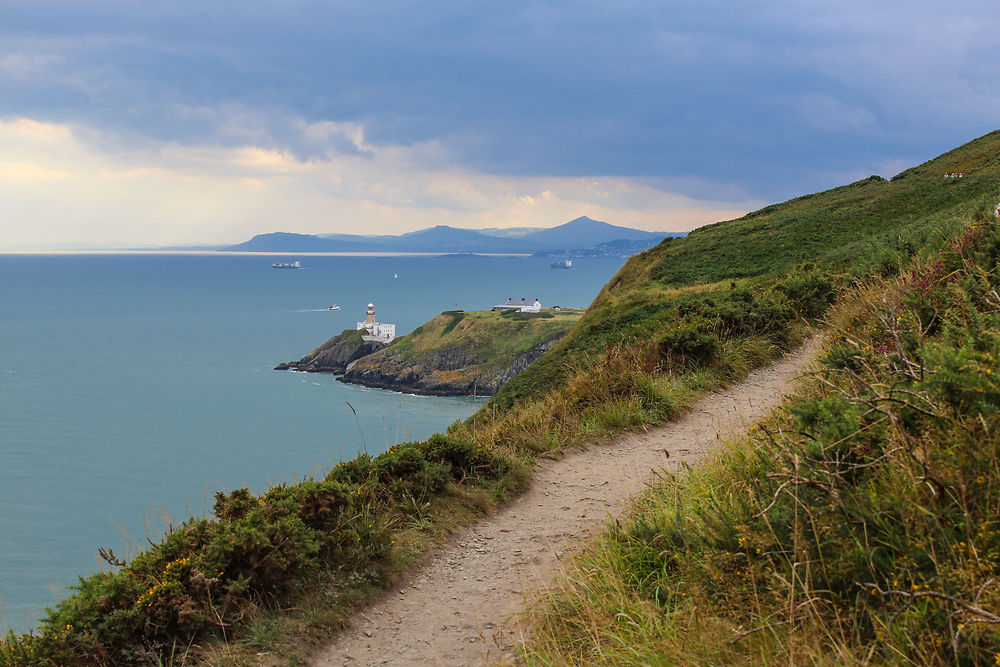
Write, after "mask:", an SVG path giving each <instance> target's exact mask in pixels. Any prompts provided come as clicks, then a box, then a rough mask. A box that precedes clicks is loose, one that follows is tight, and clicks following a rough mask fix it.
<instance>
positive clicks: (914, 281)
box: [525, 132, 1000, 664]
mask: <svg viewBox="0 0 1000 667" xmlns="http://www.w3.org/2000/svg"><path fill="white" fill-rule="evenodd" d="M950 171H965V172H966V173H967V174H968V175H967V176H966V177H965V178H964V179H960V180H953V179H947V180H946V179H944V178H943V177H942V174H943V173H944V172H950ZM875 195H877V196H875ZM998 197H1000V133H996V132H995V133H992V134H990V135H987V136H985V137H982V138H980V139H978V140H976V141H973V142H971V143H970V144H967V145H965V146H962V147H960V148H958V149H956V150H954V151H951V152H950V153H947V154H945V155H944V156H942V157H940V158H938V159H936V160H932V161H930V162H928V163H926V164H924V165H921V166H919V167H916V168H914V169H911V170H908V171H906V172H904V173H903V174H900V175H899V176H898V177H896V178H895V179H893V181H892V182H884V181H875V180H870V181H868V182H861V183H859V184H854V185H851V186H846V187H844V188H838V189H835V190H832V191H828V192H825V193H819V194H818V195H813V196H809V197H801V198H799V199H796V200H793V201H791V202H788V203H786V204H783V205H779V206H775V207H768V208H767V209H764V210H763V211H759V212H757V213H754V214H751V215H749V216H746V217H745V218H742V219H741V220H738V221H734V222H730V223H720V224H719V225H715V226H713V227H710V228H706V229H704V230H699V232H698V233H696V234H692V235H691V237H690V238H691V239H692V241H693V243H692V244H690V247H688V246H687V245H679V244H678V245H667V246H661V247H660V248H657V249H656V253H658V256H656V257H653V256H649V257H646V258H640V259H639V260H636V261H634V262H632V263H630V264H631V265H630V266H626V267H625V269H624V270H623V272H622V274H621V275H620V276H619V277H618V278H619V279H620V285H616V284H615V283H616V281H612V283H611V284H610V285H609V287H608V288H606V289H605V291H604V292H602V295H601V297H599V299H598V301H597V302H595V305H594V306H592V308H591V313H588V317H589V316H590V315H591V314H592V313H594V312H597V311H599V310H600V309H601V308H607V307H608V306H606V305H605V304H604V302H603V300H605V299H608V298H609V297H612V301H613V297H614V293H615V292H616V291H618V290H619V289H622V290H623V291H624V293H625V294H628V295H629V296H628V297H627V300H626V301H625V305H624V306H619V309H618V312H625V313H627V312H628V311H629V308H628V305H627V304H628V303H629V300H631V301H632V302H633V303H635V302H639V301H640V300H641V299H642V296H640V295H643V294H644V293H648V291H650V289H653V290H655V289H660V288H659V284H658V283H659V282H660V281H665V282H666V284H667V285H677V284H691V283H695V282H697V277H699V276H704V277H705V279H707V280H712V279H723V280H727V279H732V278H739V277H741V276H753V277H754V280H755V281H757V282H758V284H760V283H761V282H767V281H768V280H769V279H772V278H771V277H770V276H769V275H768V274H773V272H774V271H775V270H777V269H778V268H780V267H781V266H782V265H786V266H787V264H788V263H789V262H792V261H795V260H797V259H805V258H807V259H809V260H810V261H811V262H814V263H816V264H817V265H819V266H823V267H825V268H826V270H827V271H829V272H835V273H837V274H839V283H840V284H841V290H840V292H841V296H840V303H839V305H838V306H837V308H836V309H835V311H834V312H833V313H832V314H831V315H830V318H829V322H830V325H831V331H830V338H831V343H830V345H829V348H828V351H827V353H826V356H825V358H824V359H823V367H822V369H823V370H822V371H821V373H820V374H819V375H818V376H817V378H816V379H814V380H813V381H812V382H811V383H810V384H808V385H807V386H806V387H805V388H804V389H803V390H802V392H801V394H800V395H799V396H798V397H796V398H794V399H792V400H791V401H790V403H789V404H788V406H787V409H786V411H785V412H784V413H782V414H780V415H778V416H776V417H775V418H774V420H773V421H772V422H771V423H769V424H767V425H766V426H765V428H764V429H761V430H756V431H754V432H752V433H751V434H750V435H749V436H748V439H747V441H745V442H742V443H737V444H736V445H734V447H733V449H732V451H731V452H730V453H729V454H728V455H726V456H725V457H724V458H723V459H722V460H721V461H720V462H719V463H718V464H716V465H714V466H710V467H707V468H705V469H703V470H700V471H697V472H695V473H691V474H690V475H685V476H680V477H678V478H674V479H669V480H667V481H665V482H664V483H663V484H662V485H661V486H660V487H659V488H657V489H655V490H654V491H652V492H651V493H649V494H648V495H647V496H646V497H645V498H644V499H642V500H641V501H640V504H639V506H638V507H637V511H636V514H635V516H634V517H633V518H632V519H631V520H629V521H625V522H623V523H621V524H615V525H614V526H610V527H609V529H608V531H607V533H606V534H605V535H604V537H602V538H601V539H600V540H599V541H598V542H596V543H595V544H594V545H592V546H591V547H590V548H589V549H588V551H587V553H586V554H584V555H583V556H582V557H581V558H580V559H579V561H578V562H577V563H576V564H575V565H574V566H573V567H572V568H571V569H570V570H569V571H568V572H567V575H566V578H565V579H564V580H563V581H562V583H561V584H560V586H561V590H559V591H558V592H556V593H553V594H550V595H548V596H547V597H546V598H545V599H544V600H543V601H542V602H541V603H540V604H539V605H538V607H537V608H536V609H535V613H534V615H533V618H534V620H535V622H536V623H537V627H538V631H537V633H536V636H535V638H534V640H533V641H532V642H531V643H529V644H528V645H527V646H526V649H525V658H526V660H527V662H528V663H529V664H569V663H572V664H660V663H664V664H668V663H669V664H673V663H684V664H687V663H698V664H760V663H777V662H784V663H796V664H798V663H805V662H810V663H812V662H815V663H821V664H827V663H835V664H855V663H868V662H870V661H872V660H874V661H876V662H880V663H881V662H899V663H910V664H994V662H995V661H1000V657H998V656H1000V632H997V630H996V628H997V624H998V618H1000V591H997V590H995V588H996V584H995V581H994V578H995V577H996V575H997V574H998V573H1000V526H998V525H997V516H998V512H1000V486H998V485H997V479H998V477H1000V464H998V460H1000V444H998V443H1000V440H998V436H997V433H1000V430H998V429H1000V389H998V386H997V380H996V379H995V378H996V376H997V373H998V371H1000V369H998V368H997V367H996V363H997V362H996V359H997V358H1000V342H998V341H1000V296H998V294H1000V275H998V271H1000V268H998V259H1000V229H998V227H997V223H996V221H994V220H993V216H992V209H993V206H994V205H995V204H996V202H997V198H998ZM781 219H785V220H786V221H788V220H790V221H792V223H791V225H790V226H789V227H785V228H778V227H776V226H775V224H776V223H777V222H778V221H780V220H781ZM824 219H825V220H827V221H829V222H830V225H831V227H830V228H826V227H824V225H823V224H821V223H822V221H823V220H824ZM876 223H877V224H876ZM865 233H868V234H869V235H868V236H864V235H863V234H865ZM716 236H728V237H729V242H728V243H725V244H724V243H720V242H719V239H718V238H715V237H716ZM738 238H748V242H747V243H745V244H743V245H742V246H740V245H739V244H735V243H733V241H735V240H736V239H738ZM945 238H947V241H946V242H942V240H943V239H945ZM761 239H772V240H780V239H796V242H795V243H794V244H792V245H791V246H788V245H785V246H781V245H779V246H778V247H781V248H789V247H791V250H781V251H780V252H777V251H776V252H775V253H774V254H775V257H774V258H773V259H772V260H771V263H772V265H773V266H774V267H775V269H767V268H766V267H765V266H764V264H763V262H764V260H765V259H766V257H767V254H766V253H765V252H764V249H763V246H762V244H761ZM776 242H779V241H776ZM695 249H697V251H698V252H699V253H705V252H715V253H716V254H715V255H714V258H718V259H720V260H721V261H719V262H718V265H715V263H714V262H713V261H712V259H713V256H706V255H697V254H693V255H689V254H688V253H689V252H690V253H695ZM914 251H919V252H918V253H917V254H918V258H917V259H916V264H911V262H913V261H914V259H913V253H914ZM712 287H713V289H715V290H718V289H720V288H719V286H712ZM610 312H615V309H614V308H613V307H612V308H611V310H610ZM586 325H587V319H585V320H584V322H583V324H582V325H581V327H580V329H578V332H579V331H580V330H581V329H583V327H584V326H586ZM578 332H575V333H578ZM578 335H579V334H578Z"/></svg>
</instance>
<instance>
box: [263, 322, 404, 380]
mask: <svg viewBox="0 0 1000 667" xmlns="http://www.w3.org/2000/svg"><path fill="white" fill-rule="evenodd" d="M361 335H362V334H361V332H360V331H355V330H353V329H347V330H345V331H344V332H342V333H340V334H338V335H336V336H334V337H333V338H331V339H330V340H328V341H326V342H325V343H323V344H322V345H320V346H319V347H317V348H316V349H315V350H313V351H312V352H310V353H309V354H307V355H306V356H304V357H302V358H301V359H299V360H298V361H288V362H285V363H283V364H278V365H277V366H275V367H274V370H276V371H287V370H294V371H306V372H309V373H343V372H345V371H346V370H347V367H348V365H350V364H351V362H354V361H357V360H358V359H361V358H362V357H365V356H367V355H369V354H372V353H374V352H377V351H378V350H381V349H382V348H384V347H385V344H383V343H376V342H367V341H364V340H362V338H361Z"/></svg>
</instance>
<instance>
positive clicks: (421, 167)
mask: <svg viewBox="0 0 1000 667" xmlns="http://www.w3.org/2000/svg"><path fill="white" fill-rule="evenodd" d="M998 41H1000V5H998V4H997V3H996V0H988V1H964V0H957V1H954V2H951V3H942V2H925V1H923V0H908V1H906V2H903V1H899V0H886V1H884V2H878V3H874V2H871V1H870V0H865V1H855V0H838V1H837V2H833V1H832V0H811V1H810V2H802V1H801V0H795V1H791V0H771V1H770V2H767V3H747V2H743V1H739V2H737V1H734V0H725V1H723V0H698V1H696V2H694V1H692V2H687V1H684V0H670V1H663V0H656V1H639V0H616V1H615V2H607V1H602V2H590V1H588V0H574V1H572V2H544V1H534V2H520V1H518V0H508V1H507V2H503V3H497V2H479V1H476V0H458V1H452V0H435V1H434V2H419V1H416V0H409V1H403V0H382V1H381V2H377V3H373V2H350V1H337V0H327V1H323V2H320V1H318V0H317V1H299V0H281V1H280V2H279V1H266V0H241V1H240V2H230V1H228V0H199V1H198V2H188V1H186V0H176V1H173V2H169V3H150V2H141V1H139V0H100V1H95V2H79V1H78V0H64V1H53V0H32V1H31V2H25V1H23V0H19V1H16V2H11V1H9V0H0V250H5V249H6V250H32V249H48V248H70V247H136V246H165V245H184V244H201V243H204V244H217V243H237V242H240V241H244V240H246V239H248V238H250V237H251V236H253V235H254V234H259V233H266V232H272V231H291V232H301V233H316V234H321V233H333V232H339V233H365V234H398V233H403V232H407V231H413V230H416V229H422V228H425V227H430V226H433V225H437V224H445V225H451V226H455V227H466V228H482V227H551V226H554V225H557V224H561V223H563V222H566V221H568V220H570V219H572V218H575V217H577V216H580V215H587V216H590V217H592V218H595V219H599V220H604V221H607V222H610V223H613V224H618V225H625V226H629V227H636V228H640V229H646V230H650V231H687V230H690V229H692V228H695V227H698V226H700V225H703V224H707V223H710V222H714V221H717V220H722V219H728V218H732V217H737V216H739V215H742V214H743V213H745V212H747V211H749V210H753V209H756V208H759V207H761V206H763V205H765V204H768V203H773V202H777V201H783V200H785V199H788V198H790V197H794V196H797V195H800V194H804V193H807V192H815V191H818V190H822V189H826V188H829V187H834V186H837V185H841V184H844V183H847V182H851V181H853V180H857V179H859V178H863V177H866V176H868V175H870V174H879V175H882V176H885V177H891V176H892V175H894V174H895V173H898V172H899V171H901V170H902V169H904V168H907V167H909V166H913V165H915V164H919V163H920V162H923V161H925V160H928V159H931V158H933V157H935V156H937V155H938V154H940V153H942V152H945V151H947V150H949V149H951V148H954V147H955V146H958V145H960V144H962V143H965V142H966V141H969V140H971V139H973V138H975V137H978V136H981V135H983V134H986V133H987V132H990V131H992V130H994V129H997V127H998V126H1000V58H997V57H996V49H997V43H998Z"/></svg>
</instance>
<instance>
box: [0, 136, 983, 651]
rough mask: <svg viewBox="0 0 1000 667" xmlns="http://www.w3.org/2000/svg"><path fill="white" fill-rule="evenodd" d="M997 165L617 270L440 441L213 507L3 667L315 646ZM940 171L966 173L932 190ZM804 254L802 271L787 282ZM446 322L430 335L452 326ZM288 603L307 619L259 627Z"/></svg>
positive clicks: (670, 247) (956, 157)
mask: <svg viewBox="0 0 1000 667" xmlns="http://www.w3.org/2000/svg"><path fill="white" fill-rule="evenodd" d="M997 155H1000V134H998V133H993V134H991V135H988V136H986V137H983V138H981V139H979V140H977V141H975V142H972V143H970V144H969V145H967V146H964V147H962V148H960V149H957V150H956V151H953V152H952V153H950V154H947V155H945V156H942V158H939V159H938V160H936V161H932V162H930V163H928V164H926V165H922V166H921V167H918V168H916V169H914V170H911V171H910V172H907V173H905V174H903V175H901V177H900V178H897V179H894V181H893V182H891V183H883V182H876V181H872V182H863V183H862V184H856V185H854V186H845V187H844V188H838V189H836V190H832V191H828V192H825V193H819V194H817V195H813V196H810V197H803V198H799V199H797V200H793V201H792V202H788V203H786V204H782V205H778V206H774V207H769V208H768V209H765V210H763V211H759V212H756V213H754V214H751V215H749V216H746V217H745V218H742V219H740V220H737V221H731V222H728V223H720V224H718V225H714V226H712V227H710V228H707V229H705V230H702V231H699V232H698V233H695V234H692V235H690V236H689V237H688V238H686V239H680V240H674V241H671V242H668V243H665V244H662V245H660V246H657V247H656V248H653V249H651V250H650V251H647V252H646V253H643V254H642V255H640V256H638V257H635V258H633V259H632V260H630V261H629V262H628V263H626V265H625V266H624V267H623V268H622V270H621V271H620V272H619V274H618V275H617V276H616V277H615V279H613V280H612V282H611V283H609V285H608V286H607V287H605V289H604V290H602V292H601V294H600V295H599V296H598V298H597V299H596V300H595V302H594V304H593V305H592V306H591V308H590V309H589V310H588V312H587V313H586V314H585V316H584V317H583V318H582V320H581V321H580V323H579V324H578V325H577V326H576V327H574V329H573V330H572V331H571V333H570V334H569V335H567V337H566V338H565V339H563V341H561V342H560V343H559V344H558V345H557V346H556V347H555V348H553V350H552V351H550V353H549V354H548V355H546V357H545V358H543V360H542V361H541V362H539V363H538V364H536V365H535V366H532V367H531V368H529V370H528V371H527V372H526V373H524V374H522V375H521V376H519V377H518V378H516V379H515V380H514V381H512V382H511V383H508V385H506V387H505V389H504V391H502V392H501V394H500V395H498V396H497V397H496V398H495V399H494V400H493V401H491V403H490V404H488V405H487V406H486V408H484V410H482V411H481V412H480V413H479V414H477V415H476V416H474V417H473V418H472V419H470V420H469V421H468V422H466V423H465V424H460V425H456V426H454V427H453V428H452V429H449V435H448V437H446V438H443V439H441V438H440V437H438V438H437V439H432V441H430V442H428V443H407V444H405V445H400V446H397V447H395V448H393V451H390V452H387V453H386V454H383V455H380V456H378V457H374V458H373V459H372V458H369V457H366V456H362V457H359V458H358V459H357V460H356V461H352V462H348V463H345V464H343V465H341V466H338V468H337V469H336V470H334V471H331V473H330V475H329V476H328V477H327V479H326V480H324V481H323V482H321V483H317V482H312V481H309V480H307V481H306V482H303V483H302V484H298V485H291V486H288V487H281V488H278V489H275V490H273V491H272V492H270V493H269V494H267V495H266V496H264V497H260V498H254V497H252V496H249V494H247V493H246V492H245V491H237V492H234V493H232V494H230V495H229V496H228V497H226V496H221V497H219V498H218V504H217V507H216V512H215V514H216V516H217V518H215V519H211V520H191V521H189V522H188V523H186V524H185V525H184V526H181V527H180V528H179V529H178V530H177V531H176V532H174V533H172V534H171V535H170V536H168V537H167V538H166V539H165V541H164V543H163V544H162V545H158V546H155V547H153V548H151V549H150V551H149V552H147V553H145V554H142V555H140V556H139V557H137V558H136V559H135V560H134V561H133V562H131V563H129V564H127V565H124V566H121V565H118V564H117V563H116V568H115V569H113V570H112V571H110V572H108V573H103V574H100V575H95V576H93V577H90V578H88V579H87V580H85V581H82V582H81V584H80V587H79V589H78V592H77V593H75V594H74V595H73V596H72V597H71V598H69V599H68V600H66V601H65V602H63V603H61V604H60V605H59V606H58V607H57V608H56V609H55V610H53V612H52V614H51V616H50V617H49V619H48V620H46V621H45V622H43V623H42V624H41V627H40V629H39V631H38V632H37V633H36V634H34V635H26V636H22V637H8V638H7V640H6V641H5V642H0V664H6V663H10V664H63V663H72V662H74V661H75V662H80V661H87V660H90V661H92V662H93V661H95V659H99V661H100V662H105V663H107V664H131V663H134V662H136V661H142V660H149V661H152V662H153V663H154V664H155V662H156V660H157V658H158V657H168V656H169V655H170V654H171V653H172V652H173V651H174V650H175V648H176V647H177V646H189V645H191V644H192V642H195V643H196V644H200V645H202V646H205V645H206V644H205V642H206V638H211V637H212V636H216V635H220V634H224V635H225V636H226V637H227V638H229V639H230V640H231V639H232V637H233V633H234V632H236V636H237V638H238V642H239V643H241V644H243V645H244V646H245V647H246V649H245V650H244V651H243V653H242V654H241V655H242V656H244V657H245V658H246V661H247V663H248V664H249V663H252V662H253V660H254V658H253V655H254V653H255V652H256V651H259V650H261V649H267V650H275V643H276V642H278V643H280V637H281V636H284V635H285V634H288V633H291V634H292V635H298V636H304V637H307V638H308V637H310V636H313V635H314V634H324V633H326V632H328V631H329V629H330V628H331V627H336V626H337V625H338V624H339V623H341V622H342V619H343V611H342V610H343V607H342V605H343V604H345V603H347V602H349V601H350V600H352V599H356V598H357V596H358V595H360V594H361V593H360V592H363V591H365V590H368V589H370V588H371V587H373V586H379V585H383V584H384V583H385V581H386V580H387V578H388V577H390V576H391V574H392V573H393V572H396V571H398V569H399V568H400V567H401V566H402V565H404V564H405V563H408V562H411V561H412V560H413V558H415V555H414V552H413V551H412V550H410V551H408V550H406V549H404V548H402V547H401V546H400V545H405V544H414V543H420V544H423V545H426V544H427V539H424V540H423V541H421V539H419V536H421V535H431V534H433V532H434V530H435V527H439V526H441V525H444V524H445V523H447V521H446V520H445V519H444V518H442V517H435V516H434V514H435V513H436V512H437V511H438V510H437V509H436V508H438V507H446V508H448V509H447V512H448V513H449V514H450V513H452V512H456V511H458V509H460V508H464V511H466V512H467V514H466V516H467V517H470V516H473V515H475V513H476V512H478V511H480V510H481V509H483V508H485V507H488V506H489V505H490V504H491V503H493V502H495V501H496V500H497V499H500V498H502V497H503V496H504V495H505V494H508V493H510V492H511V490H512V489H515V488H517V487H518V485H519V484H521V483H522V482H523V467H522V466H520V465H519V464H520V463H521V462H522V461H524V460H530V459H531V457H532V456H533V455H536V454H538V453H543V452H550V451H553V450H558V449H560V448H562V447H564V446H566V445H570V444H574V443H577V442H585V441H587V440H592V439H593V438H595V437H601V436H606V435H610V434H613V433H615V432H618V431H620V430H622V429H627V428H631V427H636V426H641V425H643V424H648V423H654V422H657V421H661V420H663V419H666V418H670V417H672V416H674V415H676V414H678V413H679V411H681V410H683V409H684V407H685V406H686V405H687V404H689V402H690V401H691V400H692V397H693V396H695V395H697V394H698V393H700V392H704V391H707V390H710V389H711V388H713V387H715V386H718V385H719V384H722V383H725V382H730V381H733V380H735V379H738V378H739V377H742V376H743V375H745V373H746V372H747V371H748V370H749V369H750V368H752V367H754V366H756V365H760V364H762V363H765V362H766V361H767V360H768V359H769V358H772V357H773V356H774V355H775V354H776V353H778V352H780V350H781V349H782V348H786V347H788V346H789V345H791V344H794V342H795V341H796V340H797V339H798V338H799V337H800V336H801V335H802V327H801V326H800V325H799V324H798V323H799V322H800V321H801V320H802V319H803V318H808V317H810V316H813V315H815V314H818V313H820V312H822V311H823V310H824V309H825V307H826V306H827V304H828V302H829V297H830V295H831V290H830V288H831V287H832V286H833V285H834V284H837V285H840V288H841V290H843V289H845V288H846V287H847V286H849V285H850V283H851V281H853V280H855V279H856V278H857V277H858V276H864V275H871V274H876V275H877V274H889V273H892V272H893V271H894V270H896V269H897V268H898V266H899V265H900V264H903V263H905V262H906V261H908V258H909V255H910V253H911V252H912V250H914V249H917V248H921V247H923V246H935V245H936V246H938V247H940V246H941V245H942V244H943V239H944V238H945V237H946V236H947V235H949V234H950V233H951V232H952V231H954V230H957V229H959V228H960V227H961V226H962V225H964V224H967V222H968V218H967V217H966V216H967V215H969V214H971V213H972V212H974V211H975V210H981V209H985V208H989V209H992V206H993V204H995V201H994V200H993V198H994V197H995V195H996V193H997V191H998V184H1000V170H998V168H997V161H996V156H997ZM955 170H964V171H966V172H967V173H969V174H970V176H968V177H967V178H966V179H962V180H961V181H945V180H944V179H942V178H941V175H940V174H941V173H943V172H945V171H955ZM912 202H922V203H912ZM922 206H926V207H927V210H926V211H924V210H923V209H922V208H921V207H922ZM775 239H780V241H776V240H775ZM713 248H714V250H712V249H713ZM696 250H698V252H695V251H696ZM712 252H715V253H716V254H714V255H711V254H710V253H712ZM706 253H709V254H710V256H706ZM804 257H805V258H808V259H809V260H810V262H812V263H813V264H815V265H816V266H817V267H818V268H809V267H806V268H802V267H799V268H795V269H794V270H792V271H789V269H791V268H792V267H794V266H795V265H796V264H797V263H798V262H799V261H800V260H801V259H802V258H804ZM451 319H452V320H453V321H451V322H445V323H444V324H443V328H442V332H443V331H444V329H446V328H448V327H451V331H449V332H447V334H446V335H450V334H453V333H454V332H455V331H456V330H458V329H459V327H460V326H461V321H460V320H458V319H457V318H455V317H452V318H451ZM463 319H464V318H463ZM473 445H475V447H473ZM428 539H429V538H428ZM112 561H113V559H112ZM287 605H293V606H297V607H298V608H299V609H306V610H313V611H309V612H300V613H299V614H298V615H296V614H293V615H289V616H283V617H276V616H273V615H271V616H268V615H266V614H264V615H263V616H261V614H262V611H261V610H262V609H265V608H269V607H279V608H280V607H284V606H287ZM331 608H332V609H335V610H336V613H332V614H331V613H328V612H324V611H323V610H330V609H331ZM303 614H304V615H303ZM247 618H263V619H264V622H263V623H264V624H265V625H267V626H268V627H277V628H279V629H278V630H277V631H275V632H273V633H270V634H273V635H276V636H277V638H276V639H275V638H272V639H267V640H266V641H265V640H263V639H260V635H261V634H262V633H261V631H260V628H261V627H262V623H260V622H258V623H254V624H249V625H247V623H246V620H245V619H247ZM241 619H242V620H241ZM238 621H239V622H238ZM237 622H238V623H237ZM223 623H224V624H225V626H223V625H222V624H223ZM233 624H236V626H234V625H233ZM220 627H225V628H226V629H225V630H224V631H223V630H220ZM229 646H230V647H231V646H232V645H231V644H230V645H229ZM227 650H229V647H227ZM40 656H46V657H47V659H48V660H49V662H48V663H45V662H44V661H42V660H40ZM230 664H232V663H230Z"/></svg>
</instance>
